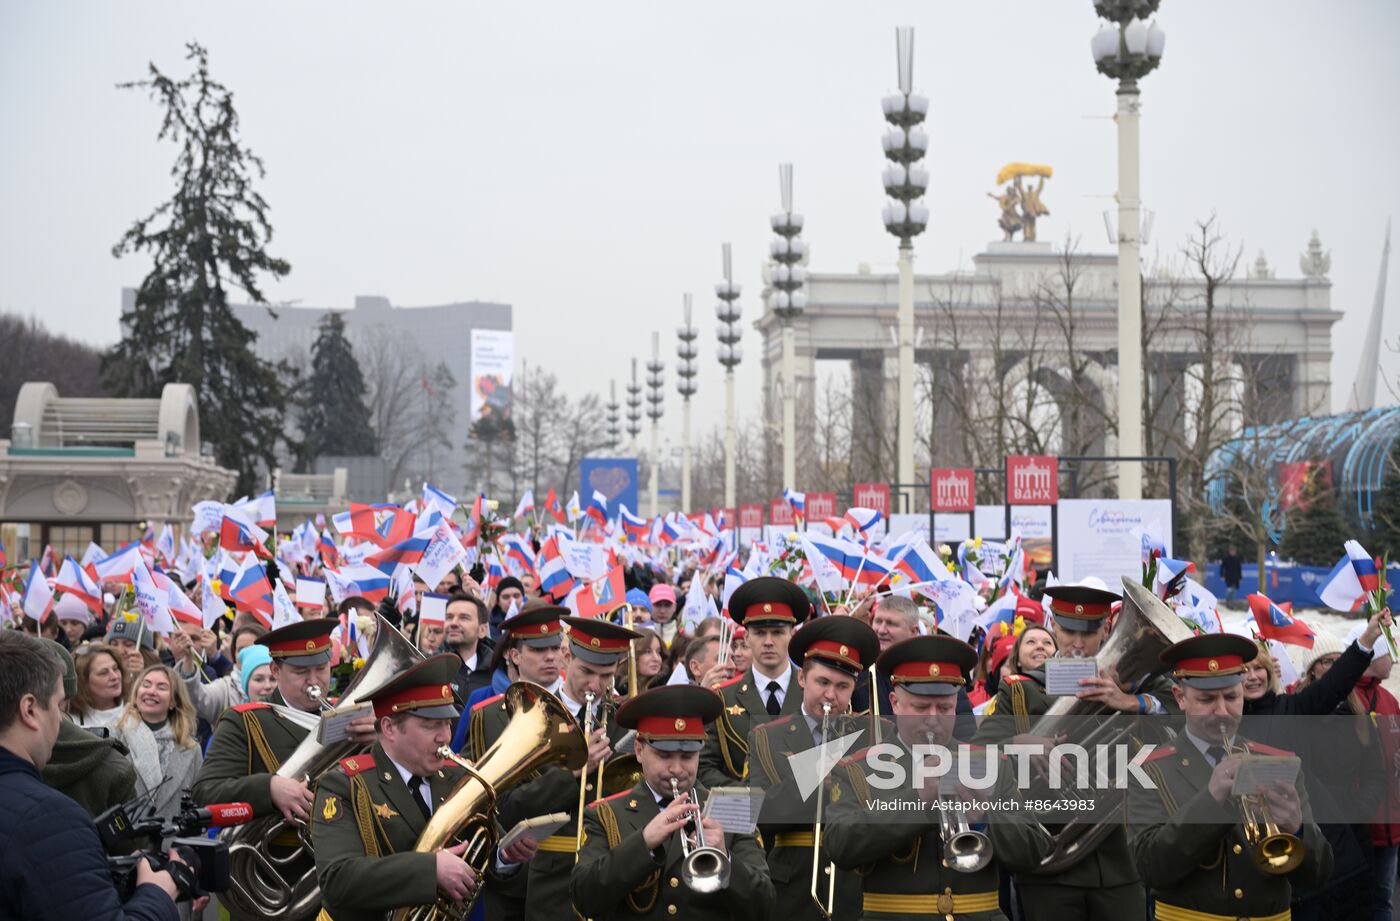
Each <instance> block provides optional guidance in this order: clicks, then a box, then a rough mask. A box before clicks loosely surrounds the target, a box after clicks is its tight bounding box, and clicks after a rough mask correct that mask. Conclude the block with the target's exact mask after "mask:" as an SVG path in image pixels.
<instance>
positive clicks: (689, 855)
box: [671, 777, 729, 895]
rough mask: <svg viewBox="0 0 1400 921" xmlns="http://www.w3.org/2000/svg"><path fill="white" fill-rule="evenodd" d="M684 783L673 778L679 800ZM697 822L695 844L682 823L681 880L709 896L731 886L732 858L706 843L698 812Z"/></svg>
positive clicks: (672, 791)
mask: <svg viewBox="0 0 1400 921" xmlns="http://www.w3.org/2000/svg"><path fill="white" fill-rule="evenodd" d="M680 795H681V790H680V785H679V784H677V783H676V778H674V777H672V778H671V798H672V799H673V800H674V799H679V798H680ZM694 823H695V844H694V845H692V844H691V843H690V836H689V835H687V834H686V831H685V826H681V828H680V830H679V832H677V833H678V834H679V835H680V836H681V854H682V857H681V879H682V880H684V882H685V884H686V886H687V887H688V888H689V889H690V891H691V892H697V893H700V894H701V895H707V894H709V893H711V892H718V891H720V890H721V889H724V888H726V887H728V885H729V857H728V856H727V855H726V854H725V853H724V852H723V851H721V850H720V849H719V848H716V847H710V846H709V845H708V844H706V843H705V826H704V824H703V823H702V822H701V821H700V817H699V816H698V815H697V816H696V817H695V819H694Z"/></svg>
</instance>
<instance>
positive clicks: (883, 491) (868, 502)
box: [851, 483, 890, 518]
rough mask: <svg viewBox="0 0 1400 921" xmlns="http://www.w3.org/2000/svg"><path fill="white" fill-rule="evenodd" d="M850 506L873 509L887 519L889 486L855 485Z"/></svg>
mask: <svg viewBox="0 0 1400 921" xmlns="http://www.w3.org/2000/svg"><path fill="white" fill-rule="evenodd" d="M851 504H852V505H854V506H856V507H858V508H873V509H874V510H875V511H877V512H879V513H880V514H881V515H884V516H885V517H886V518H888V517H889V516H890V484H888V483H857V484H856V488H855V491H854V492H853V493H852V499H851Z"/></svg>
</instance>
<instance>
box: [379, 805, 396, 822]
mask: <svg viewBox="0 0 1400 921" xmlns="http://www.w3.org/2000/svg"><path fill="white" fill-rule="evenodd" d="M374 814H375V815H377V816H379V817H380V818H381V819H392V818H393V817H394V816H396V815H398V813H397V812H395V811H394V810H393V808H392V807H390V806H389V804H388V803H377V804H375V807H374Z"/></svg>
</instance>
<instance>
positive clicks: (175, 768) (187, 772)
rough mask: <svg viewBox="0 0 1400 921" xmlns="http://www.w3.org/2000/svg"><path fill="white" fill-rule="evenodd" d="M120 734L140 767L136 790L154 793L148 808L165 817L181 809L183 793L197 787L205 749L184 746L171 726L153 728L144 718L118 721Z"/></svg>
mask: <svg viewBox="0 0 1400 921" xmlns="http://www.w3.org/2000/svg"><path fill="white" fill-rule="evenodd" d="M116 735H117V738H118V739H120V740H121V741H122V742H124V743H125V744H126V747H127V749H128V751H130V753H131V763H132V764H133V765H135V767H136V792H137V793H138V794H139V795H141V796H143V797H144V796H147V795H150V796H151V799H150V800H149V805H148V806H147V807H146V809H147V811H148V812H149V813H150V814H151V815H158V816H161V817H167V816H172V815H174V814H175V813H177V812H179V811H180V796H181V794H182V793H183V792H184V791H185V790H188V789H190V788H191V787H193V786H194V781H195V777H197V776H198V775H199V766H200V765H201V764H203V763H204V752H203V751H202V750H201V749H200V748H199V746H197V745H195V746H191V747H190V748H183V747H181V746H179V745H177V744H175V737H174V736H173V735H172V734H171V732H170V727H169V726H168V725H167V726H162V727H160V728H159V729H156V730H152V729H151V727H150V726H147V725H146V724H145V723H143V722H141V720H140V719H133V720H128V721H127V722H126V723H121V724H118V725H117V729H116Z"/></svg>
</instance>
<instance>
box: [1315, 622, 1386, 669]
mask: <svg viewBox="0 0 1400 921" xmlns="http://www.w3.org/2000/svg"><path fill="white" fill-rule="evenodd" d="M1365 632H1366V622H1365V621H1359V622H1358V623H1355V624H1353V625H1352V628H1351V629H1350V630H1348V631H1347V638H1346V639H1344V640H1342V648H1343V649H1346V648H1347V647H1348V646H1350V645H1351V644H1352V643H1354V642H1356V641H1357V640H1359V639H1361V634H1363V633H1365ZM1319 639H1320V637H1319ZM1316 643H1317V641H1316V640H1314V641H1313V644H1314V645H1316ZM1371 651H1372V656H1371V661H1372V662H1374V661H1376V660H1377V659H1384V658H1386V657H1387V656H1389V655H1390V647H1389V646H1387V645H1386V642H1385V637H1384V636H1379V637H1377V638H1376V641H1375V643H1373V644H1372V645H1371Z"/></svg>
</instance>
